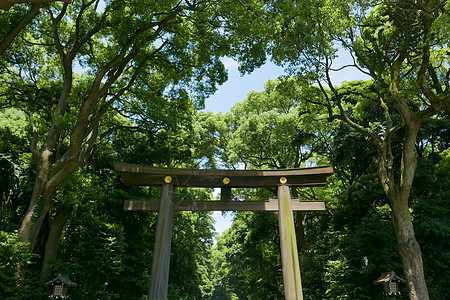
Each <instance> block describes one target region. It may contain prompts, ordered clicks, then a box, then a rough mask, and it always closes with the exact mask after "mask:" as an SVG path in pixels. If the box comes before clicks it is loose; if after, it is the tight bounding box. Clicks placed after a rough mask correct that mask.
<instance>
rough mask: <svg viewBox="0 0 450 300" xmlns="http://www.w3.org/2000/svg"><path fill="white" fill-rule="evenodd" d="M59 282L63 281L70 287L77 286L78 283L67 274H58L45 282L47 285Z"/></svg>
mask: <svg viewBox="0 0 450 300" xmlns="http://www.w3.org/2000/svg"><path fill="white" fill-rule="evenodd" d="M59 283H63V284H65V285H67V286H69V287H77V286H78V284H77V283H76V282H73V281H72V280H70V278H69V275H66V274H58V275H57V276H56V277H55V278H53V279H51V280H49V281H47V282H46V283H45V284H46V285H49V284H51V285H54V284H59Z"/></svg>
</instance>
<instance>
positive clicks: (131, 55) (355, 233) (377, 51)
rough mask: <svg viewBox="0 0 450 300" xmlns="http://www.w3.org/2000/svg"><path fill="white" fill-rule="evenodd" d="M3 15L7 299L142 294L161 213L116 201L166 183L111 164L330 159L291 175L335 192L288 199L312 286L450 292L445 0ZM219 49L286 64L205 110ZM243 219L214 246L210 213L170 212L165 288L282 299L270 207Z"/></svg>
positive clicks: (65, 9)
mask: <svg viewBox="0 0 450 300" xmlns="http://www.w3.org/2000/svg"><path fill="white" fill-rule="evenodd" d="M0 24H2V26H1V27H0V299H48V298H49V295H50V294H51V289H50V287H49V286H48V285H46V284H45V283H46V282H47V281H48V280H50V279H52V278H54V277H55V276H56V275H57V274H67V275H69V276H70V279H71V280H73V281H74V282H76V283H78V287H76V288H72V289H70V298H71V299H86V300H87V299H105V300H106V299H147V297H148V296H147V295H148V292H149V284H150V274H151V269H152V258H153V246H154V241H155V231H156V226H157V216H158V215H157V213H156V212H148V211H135V212H129V211H124V210H123V203H124V201H125V200H128V199H136V200H147V199H150V198H151V197H158V196H159V194H160V188H158V187H139V186H127V185H124V184H123V183H122V179H121V177H120V174H118V173H116V172H115V171H114V167H113V164H114V162H125V163H132V164H138V165H146V166H155V167H170V168H193V169H196V168H203V169H247V170H257V169H283V168H303V167H313V166H324V165H331V166H333V167H334V170H335V172H334V174H333V175H332V176H331V177H329V178H328V184H327V185H326V186H325V187H320V188H316V187H312V188H292V189H291V194H292V195H293V196H295V197H298V198H299V199H301V200H305V201H308V200H314V201H316V200H324V201H325V202H326V206H327V210H326V211H324V212H295V213H294V219H295V228H296V235H297V244H298V248H299V259H300V268H301V277H302V286H303V296H304V299H330V300H331V299H380V300H381V299H387V297H386V296H384V295H383V294H382V293H381V291H382V290H381V288H380V286H377V285H374V283H373V281H374V280H375V279H377V278H378V277H379V276H380V274H381V273H384V272H390V271H395V273H396V274H398V275H399V276H401V277H402V278H404V279H405V281H406V283H405V284H401V285H400V291H401V293H402V296H400V297H398V298H399V299H411V300H427V299H450V287H449V285H448V282H449V280H450V272H449V270H450V240H449V238H448V237H449V236H450V185H449V182H450V149H449V147H450V119H449V115H450V45H449V42H450V25H449V24H450V1H445V0H414V1H413V0H378V1H377V0H352V1H347V0H345V1H344V0H301V1H300V0H270V1H260V0H229V1H215V0H167V1H162V0H161V1H159V0H141V1H135V0H127V1H119V0H72V1H68V0H63V1H52V0H34V1H22V0H9V1H0ZM342 53H345V55H346V56H347V57H349V58H350V60H349V61H350V62H349V63H348V64H345V65H336V61H337V60H338V57H339V55H342ZM223 58H233V59H234V60H236V61H237V62H238V64H239V70H240V72H241V74H248V73H251V72H252V71H254V70H255V69H257V68H258V67H260V66H262V65H264V63H265V62H266V61H268V60H271V61H272V62H274V63H275V64H277V65H279V66H282V67H283V68H284V69H285V75H283V76H281V77H279V78H277V79H275V80H269V81H268V82H266V84H265V86H264V90H263V91H259V92H257V91H253V92H250V93H249V94H248V95H247V98H246V99H245V100H244V101H242V102H239V103H236V104H235V105H234V106H233V107H232V109H231V110H230V111H229V112H227V113H224V114H222V113H218V114H214V113H212V112H206V111H204V109H203V108H204V103H205V99H207V98H208V97H209V96H211V95H212V94H214V92H215V91H216V90H217V88H218V86H220V85H221V84H223V83H224V82H226V81H227V78H228V76H227V70H226V68H225V66H224V64H223ZM346 70H352V71H354V72H358V73H360V74H361V75H362V76H364V78H367V79H366V80H358V81H345V78H344V79H343V80H342V83H341V84H339V85H337V84H335V83H334V82H333V78H335V77H334V76H339V74H342V73H343V72H344V71H346ZM235 100H236V99H233V101H235ZM176 193H177V196H178V197H182V198H183V199H186V200H194V199H195V200H210V201H213V200H214V196H213V191H212V190H211V189H200V188H198V189H183V188H179V189H177V191H176ZM233 197H235V198H236V199H239V200H240V201H256V200H261V199H263V200H265V199H268V198H276V190H275V189H273V190H272V189H250V188H248V189H233ZM231 214H232V215H233V223H232V226H231V228H230V229H228V230H226V231H225V232H224V233H223V234H222V235H221V236H220V237H218V238H217V242H216V243H214V239H215V238H216V233H215V231H214V219H213V217H212V213H211V212H174V222H173V224H174V227H173V236H172V252H171V255H170V277H169V290H168V299H210V300H213V299H214V300H219V299H224V300H235V299H284V298H285V296H284V290H283V275H282V270H281V258H280V238H279V232H278V216H277V213H276V212H239V213H236V212H233V213H231Z"/></svg>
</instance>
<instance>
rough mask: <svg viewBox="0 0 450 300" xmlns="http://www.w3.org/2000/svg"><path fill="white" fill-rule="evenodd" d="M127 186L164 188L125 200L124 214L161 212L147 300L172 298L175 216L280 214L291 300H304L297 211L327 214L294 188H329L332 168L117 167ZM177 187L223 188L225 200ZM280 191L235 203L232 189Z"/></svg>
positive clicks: (287, 294) (287, 293) (286, 288)
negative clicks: (185, 194)
mask: <svg viewBox="0 0 450 300" xmlns="http://www.w3.org/2000/svg"><path fill="white" fill-rule="evenodd" d="M114 169H115V170H116V171H118V172H119V173H121V174H122V179H123V182H124V183H125V184H127V185H145V186H162V189H161V197H160V199H151V200H126V201H125V204H124V209H125V210H157V211H158V224H157V227H156V237H155V239H156V240H155V248H154V252H153V264H152V272H151V279H150V280H151V282H150V292H149V296H148V299H150V300H155V299H157V300H160V299H162V300H165V299H167V289H168V281H169V265H170V248H171V240H172V223H173V211H279V213H278V221H279V230H280V244H281V262H282V269H283V282H284V292H285V298H286V299H289V300H291V299H297V300H303V294H302V285H301V279H300V265H299V261H298V253H297V241H296V237H295V227H294V218H293V214H292V211H293V210H301V211H316V210H325V203H324V202H323V201H299V200H298V199H291V196H290V191H289V187H290V186H293V187H314V186H323V185H325V184H326V179H327V177H328V176H330V175H331V174H333V167H330V166H326V167H315V168H302V169H280V170H203V169H169V168H155V167H148V166H140V165H132V164H126V163H114ZM175 187H203V188H221V199H220V201H188V200H183V199H175V198H174V188H175ZM264 187H278V199H269V200H268V201H231V200H232V199H231V188H264Z"/></svg>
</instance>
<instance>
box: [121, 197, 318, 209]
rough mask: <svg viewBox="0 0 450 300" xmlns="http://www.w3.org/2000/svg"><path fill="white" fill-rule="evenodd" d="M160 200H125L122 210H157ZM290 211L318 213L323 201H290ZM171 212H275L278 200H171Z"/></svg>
mask: <svg viewBox="0 0 450 300" xmlns="http://www.w3.org/2000/svg"><path fill="white" fill-rule="evenodd" d="M159 203H160V200H159V199H157V198H153V199H151V200H125V203H124V210H153V211H155V210H158V207H159ZM291 208H292V210H301V211H318V210H326V208H325V202H324V201H298V199H292V200H291ZM173 210H176V211H277V210H278V200H277V199H270V200H269V201H190V200H182V199H179V198H178V199H174V200H173Z"/></svg>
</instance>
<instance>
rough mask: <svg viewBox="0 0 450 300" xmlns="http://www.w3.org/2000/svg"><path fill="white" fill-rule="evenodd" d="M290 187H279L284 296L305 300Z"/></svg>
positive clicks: (290, 299)
mask: <svg viewBox="0 0 450 300" xmlns="http://www.w3.org/2000/svg"><path fill="white" fill-rule="evenodd" d="M291 203H292V201H291V195H290V191H289V187H288V186H285V185H282V186H279V187H278V206H279V208H278V210H279V212H278V222H279V228H280V244H281V263H282V268H283V282H284V295H285V298H286V299H288V300H293V299H295V300H303V292H302V282H301V278H300V264H299V261H298V253H297V239H296V238H295V226H294V216H293V214H292V209H291Z"/></svg>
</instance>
